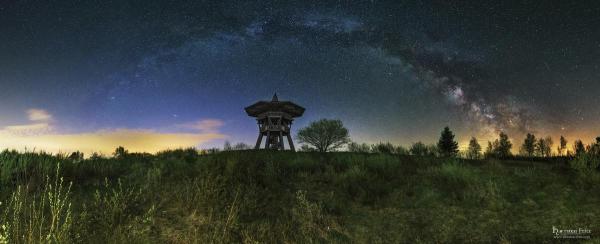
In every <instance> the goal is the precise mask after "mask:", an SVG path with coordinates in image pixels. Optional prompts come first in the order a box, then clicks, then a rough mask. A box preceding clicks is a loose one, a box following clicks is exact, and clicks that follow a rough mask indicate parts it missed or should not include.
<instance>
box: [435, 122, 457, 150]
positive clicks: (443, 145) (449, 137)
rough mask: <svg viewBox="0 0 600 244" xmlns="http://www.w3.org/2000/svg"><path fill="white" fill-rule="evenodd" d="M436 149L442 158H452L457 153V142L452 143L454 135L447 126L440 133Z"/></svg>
mask: <svg viewBox="0 0 600 244" xmlns="http://www.w3.org/2000/svg"><path fill="white" fill-rule="evenodd" d="M437 148H438V150H439V153H440V155H441V156H443V157H454V156H456V153H458V142H456V141H454V134H453V133H452V131H451V130H450V128H448V126H446V127H445V128H444V130H443V131H442V134H441V136H440V140H439V141H438V144H437Z"/></svg>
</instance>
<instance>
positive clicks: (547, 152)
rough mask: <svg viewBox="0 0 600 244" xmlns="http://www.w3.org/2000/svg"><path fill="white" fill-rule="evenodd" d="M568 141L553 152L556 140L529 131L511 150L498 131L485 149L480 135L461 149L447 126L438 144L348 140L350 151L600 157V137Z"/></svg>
mask: <svg viewBox="0 0 600 244" xmlns="http://www.w3.org/2000/svg"><path fill="white" fill-rule="evenodd" d="M567 144H568V141H567V139H566V138H565V137H564V136H561V137H560V139H559V141H558V143H557V145H556V151H555V152H553V151H552V148H553V146H554V140H553V139H552V137H550V136H547V137H540V138H537V137H536V136H535V135H534V134H532V133H528V134H527V135H526V137H525V139H524V140H523V142H522V144H521V145H520V147H519V151H518V153H517V154H513V153H512V149H513V143H512V141H511V140H510V138H509V137H508V135H507V134H506V133H504V132H500V133H499V134H498V138H497V139H495V140H493V141H488V142H487V146H486V148H485V150H483V148H482V146H481V145H480V143H479V141H478V140H477V138H475V137H472V138H471V139H470V140H469V145H468V147H467V148H466V149H465V150H463V151H459V150H458V142H456V141H455V140H454V133H453V132H452V131H451V130H450V129H449V128H448V127H446V128H444V130H443V131H442V133H441V135H440V139H439V141H438V143H437V144H425V143H423V142H420V141H419V142H415V143H413V144H412V145H411V146H410V147H408V148H407V147H404V146H399V145H394V144H392V143H390V142H380V143H377V144H367V143H357V142H350V143H349V144H348V151H349V152H357V153H387V154H399V155H416V156H435V157H463V158H468V159H483V158H500V159H506V158H511V157H512V158H514V157H519V158H550V157H568V158H573V157H577V156H580V155H584V154H588V155H592V156H594V155H595V156H599V157H600V137H597V138H596V142H594V143H591V144H589V145H585V144H584V143H583V142H582V141H581V140H575V141H574V143H573V146H572V148H567Z"/></svg>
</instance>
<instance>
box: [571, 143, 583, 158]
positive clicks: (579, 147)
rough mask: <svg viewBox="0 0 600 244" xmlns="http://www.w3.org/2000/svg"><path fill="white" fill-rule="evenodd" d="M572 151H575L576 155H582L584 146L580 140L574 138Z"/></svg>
mask: <svg viewBox="0 0 600 244" xmlns="http://www.w3.org/2000/svg"><path fill="white" fill-rule="evenodd" d="M573 152H575V155H576V156H579V155H582V154H584V153H585V146H584V145H583V142H582V141H581V140H575V142H574V143H573Z"/></svg>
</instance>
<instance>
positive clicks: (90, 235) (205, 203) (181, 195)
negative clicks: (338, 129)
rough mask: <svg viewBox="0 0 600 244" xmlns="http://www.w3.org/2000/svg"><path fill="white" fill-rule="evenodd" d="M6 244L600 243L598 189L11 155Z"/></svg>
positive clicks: (514, 167) (312, 166) (596, 183)
mask: <svg viewBox="0 0 600 244" xmlns="http://www.w3.org/2000/svg"><path fill="white" fill-rule="evenodd" d="M0 166H1V167H0V170H1V171H0V184H1V188H0V201H1V205H0V221H1V229H0V243H2V242H8V243H38V242H54V243H71V242H76V243H124V242H128V243H232V242H233V243H239V242H243V243H322V242H333V243H544V242H549V243H552V242H556V241H558V240H556V239H554V238H553V237H554V235H553V232H552V231H553V226H555V227H556V228H561V229H572V228H587V229H590V230H591V231H592V234H591V237H592V238H591V240H585V239H580V240H576V241H586V242H590V243H598V239H596V238H600V236H599V235H600V177H599V176H598V175H599V172H597V171H585V170H574V169H572V168H573V167H570V166H569V165H568V164H565V163H564V162H563V163H560V162H554V163H552V162H527V161H500V160H494V159H490V160H470V161H469V160H461V159H440V158H429V157H415V156H399V155H385V154H354V153H342V152H340V153H291V152H270V151H231V152H222V153H215V154H208V155H198V153H197V152H196V151H195V150H175V151H168V152H163V153H159V154H157V155H148V154H128V155H125V156H121V157H119V158H91V159H85V160H81V159H74V160H73V159H68V158H66V157H62V156H52V155H46V154H40V153H17V152H9V151H4V152H3V153H1V154H0Z"/></svg>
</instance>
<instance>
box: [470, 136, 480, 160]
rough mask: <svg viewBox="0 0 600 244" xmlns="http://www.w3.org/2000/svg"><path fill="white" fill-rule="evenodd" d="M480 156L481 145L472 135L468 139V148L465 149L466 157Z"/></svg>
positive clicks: (476, 157) (474, 157)
mask: <svg viewBox="0 0 600 244" xmlns="http://www.w3.org/2000/svg"><path fill="white" fill-rule="evenodd" d="M480 156H481V145H479V142H477V138H475V137H472V138H471V140H470V141H469V149H468V151H467V158H470V159H478V158H479V157H480Z"/></svg>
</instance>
